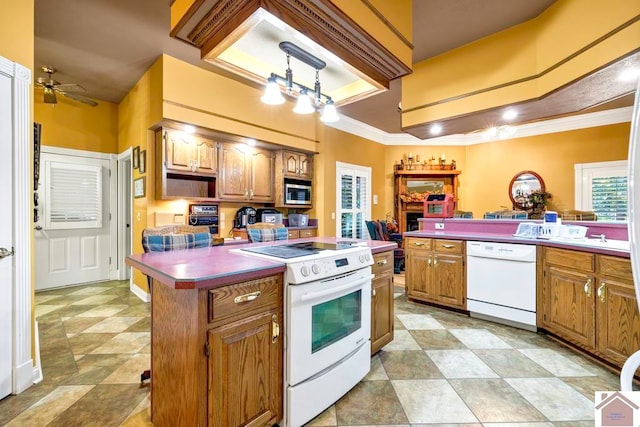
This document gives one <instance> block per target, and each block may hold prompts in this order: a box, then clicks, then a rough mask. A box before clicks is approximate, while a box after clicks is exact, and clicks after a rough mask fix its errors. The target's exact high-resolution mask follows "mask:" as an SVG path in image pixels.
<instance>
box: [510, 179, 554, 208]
mask: <svg viewBox="0 0 640 427" xmlns="http://www.w3.org/2000/svg"><path fill="white" fill-rule="evenodd" d="M534 190H540V191H545V188H544V181H543V180H542V178H541V177H540V175H538V174H537V173H535V172H532V171H522V172H520V173H517V174H516V176H514V177H513V179H512V180H511V183H510V184H509V198H510V199H511V203H513V206H514V209H515V208H519V209H526V208H529V207H531V206H530V203H529V195H530V194H531V192H532V191H534Z"/></svg>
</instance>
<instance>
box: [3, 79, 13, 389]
mask: <svg viewBox="0 0 640 427" xmlns="http://www.w3.org/2000/svg"><path fill="white" fill-rule="evenodd" d="M11 99H12V94H11V78H9V77H8V76H5V75H3V74H0V182H1V183H2V185H0V206H2V209H0V248H5V249H6V250H8V251H11V249H12V248H13V233H12V230H13V197H12V191H13V174H12V171H11V168H12V159H13V154H12V143H11V141H12V140H13V136H12V130H11V123H12V117H11V116H12V114H11V108H12V107H11ZM13 262H14V257H12V256H6V257H4V258H2V259H0V278H1V279H0V325H2V331H1V332H0V399H2V398H3V397H5V396H7V395H8V394H10V393H11V388H12V377H11V371H12V369H11V365H12V357H13V336H12V333H13V316H12V315H11V306H12V302H13V295H12V292H13Z"/></svg>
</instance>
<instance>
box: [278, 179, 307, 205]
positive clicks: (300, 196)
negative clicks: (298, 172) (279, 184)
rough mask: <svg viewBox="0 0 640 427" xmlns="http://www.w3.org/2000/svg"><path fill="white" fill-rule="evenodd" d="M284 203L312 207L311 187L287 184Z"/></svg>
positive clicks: (285, 185)
mask: <svg viewBox="0 0 640 427" xmlns="http://www.w3.org/2000/svg"><path fill="white" fill-rule="evenodd" d="M284 203H285V204H286V205H311V185H304V184H300V183H295V184H294V183H291V182H285V183H284Z"/></svg>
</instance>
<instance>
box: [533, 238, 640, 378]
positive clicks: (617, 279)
mask: <svg viewBox="0 0 640 427" xmlns="http://www.w3.org/2000/svg"><path fill="white" fill-rule="evenodd" d="M543 251H544V256H543V278H542V291H541V296H542V298H541V301H540V304H541V307H539V309H541V310H542V313H543V315H542V319H541V320H542V322H541V323H542V324H541V325H539V326H541V327H542V328H544V329H545V330H547V331H548V332H551V333H552V334H554V335H557V336H559V337H561V338H563V339H565V340H567V341H569V342H571V343H573V344H575V345H577V346H579V347H581V348H583V349H584V350H586V351H588V352H590V353H593V354H595V355H596V356H599V357H601V358H603V359H605V360H606V361H608V362H610V363H612V364H614V365H616V366H619V367H621V366H622V365H623V364H624V362H625V360H626V359H627V357H628V356H630V355H631V354H633V353H634V352H635V351H636V350H638V349H640V315H639V314H638V305H637V302H636V297H635V291H634V287H633V278H632V275H631V263H630V261H629V260H628V259H625V258H617V257H612V256H608V255H600V254H592V253H586V252H579V251H573V250H565V249H557V248H544V249H543Z"/></svg>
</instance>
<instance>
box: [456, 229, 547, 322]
mask: <svg viewBox="0 0 640 427" xmlns="http://www.w3.org/2000/svg"><path fill="white" fill-rule="evenodd" d="M467 309H468V310H469V312H470V314H471V315H472V316H474V317H480V318H486V319H488V320H493V321H496V322H500V323H505V324H508V325H512V326H517V327H520V328H523V329H528V330H532V331H535V330H536V246H535V245H517V244H511V243H491V242H473V241H468V242H467Z"/></svg>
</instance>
